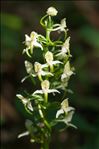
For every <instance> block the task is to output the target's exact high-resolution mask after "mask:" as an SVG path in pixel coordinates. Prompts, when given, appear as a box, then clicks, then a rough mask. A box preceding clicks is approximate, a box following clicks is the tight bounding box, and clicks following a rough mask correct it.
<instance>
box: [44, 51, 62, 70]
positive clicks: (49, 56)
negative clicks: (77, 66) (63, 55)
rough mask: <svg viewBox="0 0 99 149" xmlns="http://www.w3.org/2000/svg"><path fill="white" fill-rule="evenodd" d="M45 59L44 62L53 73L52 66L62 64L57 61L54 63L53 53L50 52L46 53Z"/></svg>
mask: <svg viewBox="0 0 99 149" xmlns="http://www.w3.org/2000/svg"><path fill="white" fill-rule="evenodd" d="M45 59H46V62H47V64H48V65H49V66H50V68H51V70H52V71H53V65H56V64H60V63H61V64H62V62H60V61H58V60H56V61H54V58H53V53H52V52H50V51H47V52H46V54H45Z"/></svg>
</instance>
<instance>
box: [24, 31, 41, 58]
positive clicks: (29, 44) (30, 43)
mask: <svg viewBox="0 0 99 149" xmlns="http://www.w3.org/2000/svg"><path fill="white" fill-rule="evenodd" d="M38 36H39V35H38V34H37V33H36V32H34V31H33V32H31V34H30V36H28V35H27V34H26V35H25V45H26V49H24V50H23V53H25V52H26V53H27V55H28V56H29V57H31V55H30V53H31V54H32V53H33V48H34V47H39V48H41V49H42V50H43V47H42V45H41V44H40V43H39V42H38ZM29 51H30V53H29Z"/></svg>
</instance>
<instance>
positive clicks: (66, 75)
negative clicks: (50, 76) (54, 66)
mask: <svg viewBox="0 0 99 149" xmlns="http://www.w3.org/2000/svg"><path fill="white" fill-rule="evenodd" d="M72 74H73V71H72V70H71V67H70V63H69V61H67V63H66V64H65V66H64V72H63V74H62V75H61V81H62V82H64V81H65V80H66V79H68V78H69V77H70V76H71V75H72Z"/></svg>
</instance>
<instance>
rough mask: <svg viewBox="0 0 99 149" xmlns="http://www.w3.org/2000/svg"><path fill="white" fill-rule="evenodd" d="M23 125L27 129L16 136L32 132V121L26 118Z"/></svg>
mask: <svg viewBox="0 0 99 149" xmlns="http://www.w3.org/2000/svg"><path fill="white" fill-rule="evenodd" d="M25 127H26V128H27V131H25V132H23V133H21V134H19V135H18V138H21V137H24V136H28V135H29V134H31V133H33V122H32V121H31V120H28V119H27V120H26V121H25Z"/></svg>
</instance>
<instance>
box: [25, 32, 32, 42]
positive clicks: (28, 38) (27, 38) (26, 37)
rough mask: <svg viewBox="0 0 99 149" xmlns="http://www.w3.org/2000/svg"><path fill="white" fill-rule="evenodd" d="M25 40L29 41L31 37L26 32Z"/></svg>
mask: <svg viewBox="0 0 99 149" xmlns="http://www.w3.org/2000/svg"><path fill="white" fill-rule="evenodd" d="M25 41H26V42H27V41H31V38H30V37H29V36H28V35H27V34H25Z"/></svg>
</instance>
